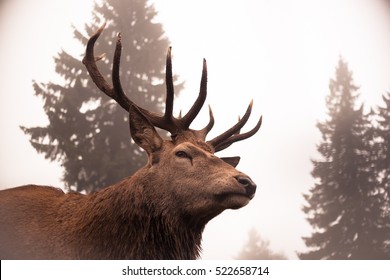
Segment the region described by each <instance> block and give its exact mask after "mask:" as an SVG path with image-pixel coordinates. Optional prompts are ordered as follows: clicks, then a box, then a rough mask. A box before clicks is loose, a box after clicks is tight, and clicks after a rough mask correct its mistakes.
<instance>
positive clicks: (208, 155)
mask: <svg viewBox="0 0 390 280" xmlns="http://www.w3.org/2000/svg"><path fill="white" fill-rule="evenodd" d="M103 29H104V25H103V26H102V27H101V28H100V29H99V30H98V31H97V32H96V33H95V34H94V35H93V36H92V37H91V38H90V39H89V41H88V44H87V50H86V55H85V57H84V59H83V63H84V64H85V66H86V67H87V70H88V72H89V74H90V75H91V77H92V79H93V81H94V82H95V84H96V85H97V86H98V88H99V89H100V90H101V91H103V92H104V93H105V94H107V95H108V96H109V97H111V98H112V99H114V100H116V102H118V103H119V105H120V106H122V107H123V108H124V109H125V110H127V111H128V112H129V123H130V133H131V137H132V138H133V140H134V141H135V143H137V144H138V145H139V146H140V147H142V148H143V149H144V150H145V151H146V153H147V154H148V164H147V165H146V166H144V167H143V168H141V169H140V170H138V171H137V172H136V173H135V174H134V175H132V176H130V177H128V178H125V179H123V180H122V181H120V182H118V183H116V184H114V185H111V186H108V187H106V188H104V189H102V190H100V191H97V192H95V193H91V194H88V195H82V194H78V193H68V194H65V193H64V192H62V191H61V190H59V189H55V188H51V187H45V186H36V185H28V186H22V187H19V188H13V189H9V190H3V191H0V224H1V225H2V226H1V227H0V258H1V259H13V258H24V259H26V258H27V259H52V258H54V259H195V258H197V257H198V256H199V251H200V242H201V235H202V231H203V229H204V226H205V225H206V223H207V222H208V221H209V220H210V219H212V218H213V217H215V216H216V215H218V214H219V213H221V212H222V211H224V210H225V209H237V208H240V207H243V206H244V205H246V204H247V203H248V202H249V201H250V200H251V199H252V198H253V196H254V194H255V191H256V185H255V184H254V183H253V182H252V180H251V179H250V178H249V177H248V176H247V175H245V174H244V173H242V172H239V171H238V170H236V169H235V166H236V165H237V164H238V161H239V157H232V158H219V157H217V156H215V155H214V154H215V152H218V151H220V150H223V149H225V148H227V147H228V146H230V145H231V144H233V143H234V142H237V141H240V140H243V139H246V138H248V137H250V136H252V135H253V134H255V133H256V132H257V131H258V130H259V128H260V125H261V118H260V120H259V121H258V123H257V125H256V126H255V127H254V128H253V129H252V130H250V131H249V132H246V133H240V130H241V128H242V127H243V126H244V125H245V123H246V122H247V120H248V118H249V116H250V113H251V108H252V102H251V103H250V104H249V107H248V109H247V110H246V113H245V114H244V116H243V117H242V119H240V120H239V121H238V122H237V123H236V124H235V125H234V126H232V127H231V128H230V129H228V130H226V131H225V132H224V133H222V134H221V135H219V136H217V137H215V138H213V139H211V140H206V137H207V133H208V132H209V131H210V130H211V128H212V127H213V124H214V117H213V114H212V111H211V109H209V113H210V121H209V123H208V124H207V125H206V126H205V127H204V128H203V129H201V130H194V129H191V128H190V125H191V123H192V121H193V120H194V119H195V117H196V116H197V114H198V113H199V111H200V109H201V107H202V105H203V103H204V101H205V99H206V94H207V66H206V61H203V72H202V78H201V83H200V92H199V95H198V98H197V99H196V101H195V102H194V104H193V106H192V107H191V109H190V110H189V112H188V113H187V114H185V115H184V116H183V117H179V118H175V117H173V115H172V111H173V99H174V87H173V78H172V63H171V50H170V49H169V50H168V54H167V65H166V86H167V96H166V107H165V113H164V114H163V115H159V114H156V113H153V112H149V111H148V110H145V109H143V108H141V107H139V106H137V105H136V104H134V102H132V101H131V100H130V99H129V98H128V97H127V96H126V95H125V94H124V92H123V89H122V87H121V83H120V79H119V64H120V56H121V37H120V35H118V39H117V42H116V49H115V54H114V62H113V70H112V86H111V85H110V84H109V83H108V82H107V81H106V80H105V79H104V77H103V76H102V74H101V73H100V72H99V70H98V68H97V66H96V61H97V60H99V59H100V58H101V56H100V57H98V58H95V56H94V44H95V42H96V40H97V39H98V37H99V35H100V34H101V32H102V31H103ZM156 127H158V128H161V129H163V130H166V131H168V132H170V134H171V139H169V140H164V139H163V138H162V137H161V136H160V135H159V134H158V133H157V131H156Z"/></svg>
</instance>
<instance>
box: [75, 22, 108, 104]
mask: <svg viewBox="0 0 390 280" xmlns="http://www.w3.org/2000/svg"><path fill="white" fill-rule="evenodd" d="M105 26H106V23H104V24H103V25H102V26H101V27H100V28H99V29H98V30H97V31H96V33H95V34H93V35H92V36H91V38H90V39H89V40H88V43H87V49H86V52H85V56H84V58H83V64H84V65H85V67H86V68H87V70H88V72H89V74H90V76H91V78H92V80H93V82H94V83H95V84H96V85H97V87H98V88H99V89H100V90H101V91H102V92H104V93H105V94H106V95H108V96H109V97H111V98H115V92H114V90H113V88H112V86H111V85H110V84H108V83H107V82H106V80H105V79H104V78H103V76H102V74H101V73H100V71H99V69H98V68H97V66H96V61H97V60H100V59H101V58H102V57H103V56H99V57H98V58H95V54H94V47H95V42H96V40H97V39H98V38H99V36H100V34H101V33H102V32H103V29H104V27H105Z"/></svg>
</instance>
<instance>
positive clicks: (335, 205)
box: [299, 59, 385, 259]
mask: <svg viewBox="0 0 390 280" xmlns="http://www.w3.org/2000/svg"><path fill="white" fill-rule="evenodd" d="M335 74H336V75H335V79H331V80H330V83H329V88H330V95H329V96H328V97H327V100H326V102H327V108H328V119H327V120H326V121H324V122H322V123H319V124H318V128H319V129H320V131H321V133H322V142H321V143H320V145H319V146H318V152H319V153H320V154H321V156H322V158H321V159H320V160H313V165H314V168H313V171H312V176H313V177H314V178H315V179H316V181H315V185H314V187H312V188H311V190H310V193H309V194H307V195H305V199H306V201H307V203H308V204H307V205H306V206H305V207H304V208H303V210H304V212H305V213H306V215H307V220H308V221H309V223H310V224H311V226H312V227H313V233H312V235H311V236H310V237H307V238H304V241H305V243H306V245H307V246H308V247H309V251H308V252H305V253H301V254H299V257H300V258H301V259H380V258H385V256H384V254H383V239H384V234H383V230H382V227H381V209H382V208H383V203H384V202H383V193H382V192H381V191H380V188H379V186H378V181H377V174H376V172H375V168H374V164H373V162H372V156H371V154H372V153H371V151H372V149H373V145H374V144H373V128H372V125H371V124H370V122H369V117H370V116H369V115H365V114H364V112H363V105H362V106H357V105H356V99H357V98H358V94H357V90H358V87H356V86H355V85H354V82H353V78H352V73H351V72H350V71H349V69H348V65H347V63H346V62H344V61H343V60H342V59H340V60H339V62H338V66H337V68H336V73H335Z"/></svg>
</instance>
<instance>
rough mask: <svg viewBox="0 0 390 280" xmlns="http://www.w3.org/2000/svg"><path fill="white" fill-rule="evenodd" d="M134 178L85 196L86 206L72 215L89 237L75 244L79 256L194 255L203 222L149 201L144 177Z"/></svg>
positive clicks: (123, 257) (146, 256)
mask: <svg viewBox="0 0 390 280" xmlns="http://www.w3.org/2000/svg"><path fill="white" fill-rule="evenodd" d="M141 177H142V176H141ZM134 181H135V180H134V178H132V177H130V178H127V179H125V180H123V181H121V182H119V183H118V184H115V185H113V186H110V187H107V188H105V189H103V190H101V191H99V192H96V193H93V194H91V195H88V196H87V200H88V203H86V204H87V205H88V208H87V209H86V211H85V212H84V213H83V215H81V216H80V217H76V218H77V219H79V224H80V225H82V228H80V231H79V234H82V235H83V236H84V237H85V238H84V240H85V239H87V240H88V241H89V242H87V244H77V246H78V247H79V248H80V250H79V252H80V258H105V259H107V258H108V259H196V258H198V257H199V254H200V244H201V236H202V232H203V229H204V226H205V224H203V223H196V222H194V221H192V220H191V219H189V218H188V217H185V216H183V215H180V214H179V213H175V212H174V211H169V210H167V209H165V210H162V209H161V208H160V206H159V205H156V204H154V203H152V202H151V201H155V200H152V199H150V197H149V195H150V194H149V193H148V188H147V186H145V185H144V184H143V183H142V180H141V181H140V180H137V184H134ZM114 189H115V191H111V190H114ZM107 240H109V242H107ZM108 244H109V245H108ZM112 248H122V249H121V250H120V252H119V253H118V252H114V250H113V249H112ZM114 254H115V255H114Z"/></svg>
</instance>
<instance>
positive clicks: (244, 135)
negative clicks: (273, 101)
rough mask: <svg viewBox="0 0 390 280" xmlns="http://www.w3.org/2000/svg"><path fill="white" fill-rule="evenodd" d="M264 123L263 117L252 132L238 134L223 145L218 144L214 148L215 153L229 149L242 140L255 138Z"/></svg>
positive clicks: (222, 143)
mask: <svg viewBox="0 0 390 280" xmlns="http://www.w3.org/2000/svg"><path fill="white" fill-rule="evenodd" d="M262 121H263V116H261V117H260V119H259V121H258V122H257V124H256V126H255V127H254V128H253V129H251V130H250V131H248V132H245V133H242V134H239V133H237V134H235V135H233V136H231V137H229V138H228V139H226V140H225V141H223V142H221V143H218V144H217V145H216V146H214V149H215V152H218V151H221V150H223V149H226V148H227V147H229V146H230V145H231V144H233V143H234V142H237V141H241V140H244V139H247V138H249V137H251V136H253V135H254V134H255V133H256V132H257V131H258V130H259V129H260V127H261V124H262Z"/></svg>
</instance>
